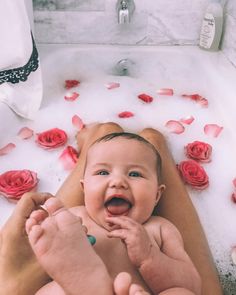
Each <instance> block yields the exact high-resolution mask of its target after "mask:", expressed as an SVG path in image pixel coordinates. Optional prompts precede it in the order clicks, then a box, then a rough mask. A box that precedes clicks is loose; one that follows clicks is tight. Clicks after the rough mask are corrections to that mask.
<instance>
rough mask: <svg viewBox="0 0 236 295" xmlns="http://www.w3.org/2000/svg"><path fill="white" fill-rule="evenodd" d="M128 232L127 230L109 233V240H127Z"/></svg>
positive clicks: (116, 230)
mask: <svg viewBox="0 0 236 295" xmlns="http://www.w3.org/2000/svg"><path fill="white" fill-rule="evenodd" d="M127 235H128V231H127V230H126V229H123V228H121V229H115V230H113V231H110V232H108V234H107V236H108V238H120V239H121V240H125V239H127Z"/></svg>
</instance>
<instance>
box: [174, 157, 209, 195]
mask: <svg viewBox="0 0 236 295" xmlns="http://www.w3.org/2000/svg"><path fill="white" fill-rule="evenodd" d="M177 168H178V170H179V172H180V175H181V177H182V179H183V180H184V182H185V183H187V184H189V185H191V186H192V187H193V188H195V189H197V190H204V189H205V188H207V187H208V186H209V178H208V175H207V174H206V171H205V170H204V168H203V167H202V166H200V165H199V164H198V163H197V162H196V161H193V160H188V161H182V162H180V163H179V165H177Z"/></svg>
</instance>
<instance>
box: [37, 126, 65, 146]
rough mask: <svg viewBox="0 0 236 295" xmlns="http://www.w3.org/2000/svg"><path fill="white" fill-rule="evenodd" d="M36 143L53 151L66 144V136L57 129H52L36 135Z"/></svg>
mask: <svg viewBox="0 0 236 295" xmlns="http://www.w3.org/2000/svg"><path fill="white" fill-rule="evenodd" d="M36 142H37V144H39V145H40V146H41V147H43V148H45V149H54V148H57V147H59V146H62V145H64V144H65V143H66V142H67V134H66V133H65V131H63V130H61V129H59V128H53V129H50V130H47V131H44V132H42V133H38V134H37V139H36Z"/></svg>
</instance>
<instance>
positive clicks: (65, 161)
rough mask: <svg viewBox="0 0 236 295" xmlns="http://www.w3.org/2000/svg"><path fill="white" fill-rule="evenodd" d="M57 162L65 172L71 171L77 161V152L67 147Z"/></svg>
mask: <svg viewBox="0 0 236 295" xmlns="http://www.w3.org/2000/svg"><path fill="white" fill-rule="evenodd" d="M59 160H60V161H61V163H62V165H63V168H64V169H65V170H72V169H73V168H74V167H75V165H76V162H77V160H78V152H77V151H76V149H75V148H73V147H72V146H70V145H69V146H67V147H66V148H65V149H64V151H63V152H62V153H61V155H60V157H59Z"/></svg>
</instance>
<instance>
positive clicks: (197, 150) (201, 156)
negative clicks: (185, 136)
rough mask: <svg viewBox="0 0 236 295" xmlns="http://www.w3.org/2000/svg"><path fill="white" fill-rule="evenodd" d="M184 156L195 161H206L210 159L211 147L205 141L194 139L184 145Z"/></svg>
mask: <svg viewBox="0 0 236 295" xmlns="http://www.w3.org/2000/svg"><path fill="white" fill-rule="evenodd" d="M184 149H185V153H186V156H187V157H188V158H190V159H194V160H195V161H199V162H202V163H204V162H205V163H207V162H210V161H211V153H212V147H211V145H209V144H208V143H206V142H202V141H194V142H192V143H189V144H188V145H186V146H185V147H184Z"/></svg>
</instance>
